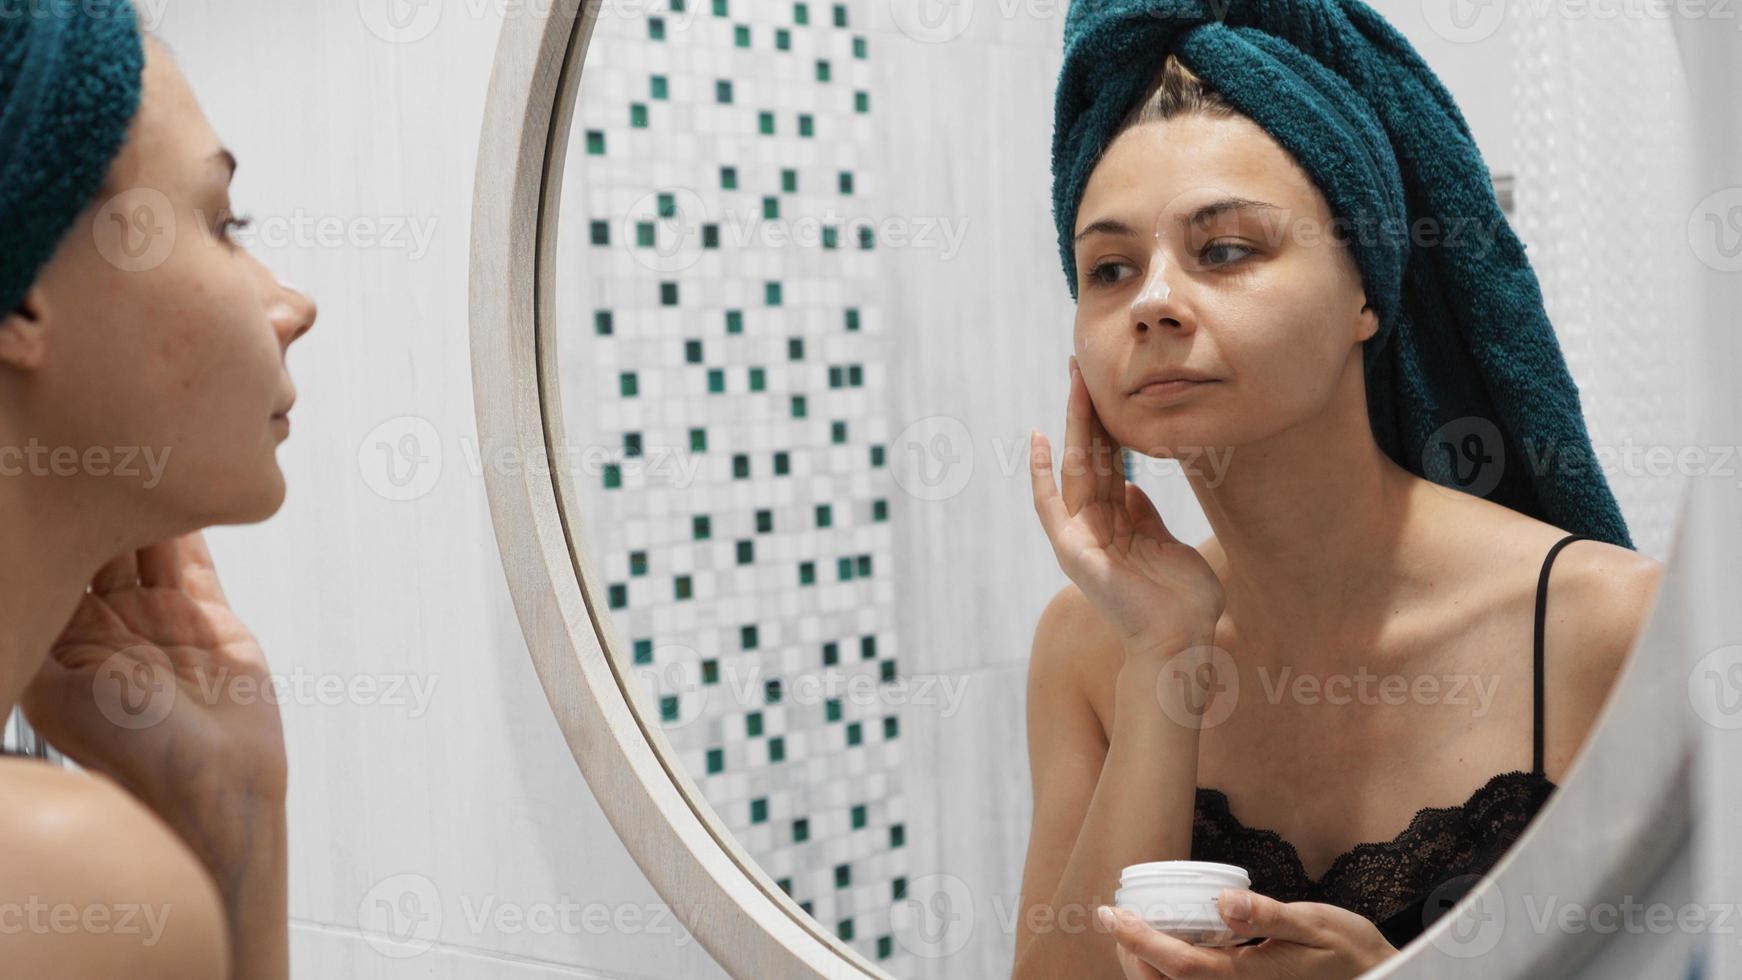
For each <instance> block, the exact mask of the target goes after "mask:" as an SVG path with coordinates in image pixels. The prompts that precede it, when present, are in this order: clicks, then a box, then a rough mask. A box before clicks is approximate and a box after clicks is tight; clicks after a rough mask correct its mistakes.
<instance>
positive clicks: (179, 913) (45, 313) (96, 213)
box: [0, 0, 315, 980]
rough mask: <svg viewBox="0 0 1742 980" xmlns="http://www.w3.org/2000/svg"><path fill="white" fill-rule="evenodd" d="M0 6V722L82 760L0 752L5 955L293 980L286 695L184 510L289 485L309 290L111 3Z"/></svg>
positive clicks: (57, 963)
mask: <svg viewBox="0 0 1742 980" xmlns="http://www.w3.org/2000/svg"><path fill="white" fill-rule="evenodd" d="M0 13H3V14H4V16H0V216H3V217H4V219H5V220H4V222H3V223H0V224H3V225H4V227H0V236H5V237H6V239H7V243H6V249H5V255H4V258H3V259H0V294H3V298H4V300H5V307H4V309H3V310H0V313H3V319H0V540H3V541H5V542H6V547H5V549H4V551H3V552H0V623H3V624H4V629H0V717H3V716H5V715H7V714H9V713H10V712H11V711H12V710H13V709H14V708H15V707H22V708H23V710H24V712H25V715H26V717H27V718H28V720H29V722H30V723H31V725H32V726H34V727H35V728H36V729H37V731H38V732H40V733H41V734H42V735H43V736H44V737H45V738H47V739H48V740H49V741H50V742H51V743H52V744H53V745H54V746H56V747H57V748H58V749H60V750H61V751H62V752H64V753H65V754H66V755H67V756H68V757H70V758H71V759H73V760H74V761H76V762H77V763H78V764H79V766H80V767H81V768H82V769H83V770H85V771H84V772H73V771H69V770H65V769H61V768H58V767H55V766H50V765H45V764H43V763H42V762H39V761H36V760H32V759H27V758H19V757H9V758H4V759H0V799H4V800H5V801H6V806H5V807H4V808H3V809H0V839H4V840H5V842H6V844H5V847H4V849H3V854H4V857H0V910H3V911H4V913H5V915H6V922H7V926H8V928H5V929H0V963H4V964H5V968H4V972H5V973H6V974H7V975H8V976H20V977H25V976H29V977H94V976H103V977H122V976H124V977H130V978H154V977H162V978H172V977H173V978H182V980H186V978H206V977H211V978H217V977H227V976H238V977H240V976H246V977H249V978H274V977H285V976H287V975H288V955H287V950H286V937H287V923H286V897H285V875H286V840H285V825H284V824H285V820H284V802H285V781H286V767H285V755H284V745H283V739H282V733H281V729H280V725H279V717H278V712H277V708H276V706H275V705H274V704H273V703H272V702H271V699H269V698H261V697H259V696H257V692H258V690H259V687H258V686H257V685H259V684H262V683H264V682H265V681H266V680H267V675H266V663H265V661H264V659H263V657H262V655H261V651H260V649H259V647H258V646H257V645H256V644H255V642H254V640H253V638H252V636H251V635H250V634H249V631H248V630H247V628H246V627H244V626H243V625H242V623H241V622H239V621H238V620H237V619H236V617H235V615H234V614H232V612H231V611H230V608H229V606H228V605H227V604H226V602H225V599H224V593H223V590H222V588H221V587H220V585H219V581H218V576H217V572H216V570H215V569H214V568H213V566H212V560H211V556H210V554H209V553H208V552H207V550H206V548H205V545H204V544H203V542H202V540H201V537H200V534H199V530H200V529H201V528H204V527H207V526H210V525H215V524H230V523H242V522H250V521H259V520H262V519H264V518H266V517H268V516H269V515H271V514H272V513H273V512H274V511H276V510H277V509H278V507H279V505H280V504H281V502H282V501H283V498H284V493H285V486H284V479H283V475H282V473H281V472H280V471H279V468H278V465H277V461H276V459H275V451H276V449H277V446H278V444H279V443H280V442H282V441H283V440H284V439H285V438H286V436H287V435H288V432H289V420H288V415H287V413H288V411H289V409H290V406H291V402H292V400H293V399H294V389H293V387H292V384H291V381H290V377H289V375H288V373H287V371H286V367H285V353H286V351H287V349H288V348H289V346H290V345H291V344H292V343H293V342H294V341H295V340H296V339H297V338H299V337H301V336H302V335H303V334H304V333H306V332H307V331H308V329H309V328H310V327H311V326H312V325H313V323H314V320H315V307H314V304H313V303H312V302H311V301H310V300H309V298H308V297H306V296H304V295H302V294H301V293H299V292H297V291H296V290H294V289H292V288H290V287H288V286H285V285H284V284H282V283H280V282H278V281H277V280H276V279H275V278H274V277H273V276H272V274H271V273H270V272H268V271H267V270H266V268H265V267H264V266H262V265H261V263H259V262H258V261H256V260H255V259H253V258H251V257H250V256H249V255H248V254H247V253H246V252H244V251H243V250H242V249H241V248H240V247H238V246H237V245H236V244H235V242H234V241H233V239H232V237H231V234H232V232H233V230H234V228H235V227H236V226H237V225H238V224H239V222H238V220H237V219H236V218H235V217H234V216H233V215H232V212H231V206H230V200H229V191H228V187H229V183H230V178H231V174H232V172H233V169H234V166H235V161H234V159H233V158H232V157H231V155H230V154H229V153H228V151H226V150H225V149H224V148H223V146H222V144H221V143H220V142H219V141H218V138H217V136H216V135H215V134H214V133H213V131H212V128H211V126H210V125H209V124H208V122H207V121H206V119H205V117H204V115H203V114H202V113H201V111H200V107H199V105H198V103H197V102H196V101H195V99H194V95H193V93H192V92H191V91H190V90H189V88H188V85H187V82H186V81H185V80H184V79H183V77H182V75H181V73H180V72H179V71H178V70H177V68H176V65H175V63H174V61H172V60H171V58H170V55H169V53H168V51H167V50H166V49H165V48H164V47H163V46H162V45H161V44H160V43H158V42H156V41H155V40H143V41H142V39H141V38H140V36H139V33H138V31H137V26H136V23H135V20H134V17H133V14H132V11H131V9H130V8H128V7H127V5H126V4H125V2H124V0H118V2H116V3H114V4H109V3H105V2H102V0H86V2H84V3H80V4H64V5H49V4H28V5H26V4H16V3H11V2H8V3H7V4H6V6H5V9H4V10H3V11H0ZM250 685H255V686H250ZM239 691H245V692H246V693H247V694H248V695H249V696H247V697H234V696H232V693H233V692H239Z"/></svg>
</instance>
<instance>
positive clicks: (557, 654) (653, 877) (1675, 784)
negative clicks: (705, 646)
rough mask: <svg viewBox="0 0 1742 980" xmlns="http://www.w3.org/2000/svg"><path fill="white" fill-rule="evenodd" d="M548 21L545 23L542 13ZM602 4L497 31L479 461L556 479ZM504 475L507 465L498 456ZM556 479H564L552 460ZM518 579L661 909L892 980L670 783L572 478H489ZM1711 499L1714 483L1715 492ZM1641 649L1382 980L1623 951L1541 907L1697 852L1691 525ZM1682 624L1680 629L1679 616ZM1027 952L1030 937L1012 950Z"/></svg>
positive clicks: (753, 970) (563, 3) (516, 587)
mask: <svg viewBox="0 0 1742 980" xmlns="http://www.w3.org/2000/svg"><path fill="white" fill-rule="evenodd" d="M541 7H545V8H548V9H540V8H541ZM599 9H600V5H599V0H554V2H552V3H549V4H547V5H539V4H528V5H524V6H521V7H517V8H516V9H515V11H514V13H513V14H512V15H510V16H508V17H506V18H505V19H504V21H503V27H502V36H501V40H500V42H499V44H498V48H497V53H496V63H495V67H494V69H493V71H492V73H491V78H490V89H489V94H488V97H487V101H486V106H485V113H484V122H483V127H482V133H481V138H480V143H479V150H478V162H477V175H476V187H475V191H474V199H473V210H472V242H471V346H472V380H473V387H474V392H473V394H474V398H475V400H476V408H477V419H478V435H479V439H480V445H481V448H482V458H483V459H485V460H492V459H502V458H515V459H520V460H523V461H524V460H545V461H547V462H548V461H549V460H551V459H552V458H553V454H551V453H550V452H549V450H548V447H549V446H551V445H556V446H561V445H564V444H565V443H564V442H563V437H562V412H561V411H560V402H559V400H558V392H557V377H556V368H555V364H556V357H555V351H556V347H555V339H554V337H553V336H552V335H551V334H550V333H547V332H541V330H540V326H541V324H545V323H550V322H553V312H554V311H553V290H552V287H551V283H552V276H553V274H554V265H553V260H552V253H553V251H554V248H555V245H556V230H555V228H556V225H555V218H556V215H557V212H558V208H559V205H560V197H561V190H562V180H561V176H562V173H563V164H564V160H565V156H566V153H567V148H568V145H569V138H570V134H569V129H570V122H571V120H572V118H573V114H574V107H575V102H576V99H577V98H578V94H579V84H578V80H579V78H580V74H581V68H582V64H583V62H584V61H585V56H586V51H587V47H588V41H589V40H590V39H591V37H592V34H593V27H594V24H595V22H596V19H597V17H598V14H599ZM502 454H507V455H506V456H505V455H502ZM557 458H560V457H557ZM484 475H485V484H486V489H487V493H488V495H489V500H490V512H491V516H492V519H493V521H494V524H495V529H496V538H497V543H498V546H499V548H500V551H501V556H502V565H503V570H504V572H505V573H506V576H507V580H508V585H509V588H510V590H511V592H512V594H513V598H514V606H515V610H516V612H517V614H518V616H519V619H520V625H521V629H522V632H523V633H524V634H525V637H526V644H527V648H528V650H529V651H530V653H531V655H532V660H533V664H534V666H535V667H536V669H537V671H538V677H539V680H540V682H541V683H542V684H543V686H544V690H545V694H546V696H547V698H548V699H549V701H550V706H551V709H552V710H553V711H554V712H555V714H556V718H557V721H558V723H559V724H560V726H561V728H562V732H563V736H564V738H565V739H566V740H567V741H568V745H569V750H570V751H571V752H572V753H573V754H574V757H575V761H576V762H577V763H579V764H580V767H581V771H582V773H583V774H584V775H585V778H586V781H587V784H588V785H589V787H591V789H592V791H593V794H594V795H595V796H596V797H597V799H598V801H599V805H600V807H601V808H602V809H603V810H604V812H605V815H606V816H607V818H609V820H610V822H611V826H612V827H613V828H614V829H615V830H616V832H617V834H618V836H619V837H620V838H622V840H623V842H624V844H625V845H626V846H627V848H628V850H629V852H630V853H631V854H632V855H633V856H634V858H635V860H636V862H637V863H638V864H639V865H640V867H641V869H642V871H643V872H644V873H645V874H646V875H647V877H648V879H649V880H650V881H651V883H652V884H653V887H654V888H655V889H656V890H657V891H658V892H659V894H660V895H661V896H662V897H663V898H664V899H665V900H666V902H668V903H669V904H670V905H671V906H672V908H673V910H674V911H675V912H676V913H677V914H678V915H679V917H680V918H681V920H682V921H683V922H684V924H685V926H686V927H687V928H688V929H689V930H690V931H691V933H692V934H694V935H695V936H696V938H697V939H698V940H699V941H700V942H701V944H702V946H703V947H704V948H705V949H707V951H708V952H709V953H710V954H711V955H712V956H713V958H714V959H715V960H716V961H717V962H718V963H719V964H720V965H721V966H722V967H723V968H725V969H726V970H727V971H728V972H730V973H731V974H732V975H733V976H741V977H758V978H760V977H831V978H865V977H878V978H888V977H889V976H890V975H889V974H888V973H886V972H884V971H883V970H881V969H880V968H878V967H877V966H875V965H874V964H872V963H871V962H869V961H868V960H867V959H865V958H864V957H863V956H862V955H861V954H860V953H859V952H857V951H856V950H854V949H852V948H851V947H849V946H847V945H846V944H845V943H843V942H841V941H840V940H839V939H838V938H836V937H835V936H834V935H832V934H831V933H829V932H828V931H827V930H826V929H825V928H824V927H823V926H822V925H821V924H820V923H818V922H817V921H816V920H815V919H813V918H811V917H810V916H809V915H808V914H806V913H805V912H804V910H803V909H801V908H799V906H798V905H797V903H795V902H794V901H793V900H792V898H791V897H790V896H788V895H787V894H786V893H785V892H784V891H782V890H781V889H780V888H779V887H778V886H777V885H776V884H775V883H774V882H773V881H772V880H771V879H770V878H769V876H768V875H767V873H765V872H764V871H763V870H762V869H761V868H760V867H759V866H758V865H757V863H756V862H755V861H754V860H753V859H751V857H750V856H749V855H748V854H746V853H745V851H744V850H743V849H742V848H741V847H740V846H739V844H738V843H737V841H736V839H735V838H734V837H733V835H732V834H731V833H730V831H729V830H728V829H727V828H726V827H725V826H724V824H723V823H722V822H721V821H720V819H719V817H718V816H717V815H716V814H715V812H714V810H713V808H712V807H711V806H710V805H709V804H708V803H707V802H706V800H705V799H704V798H703V796H702V794H701V793H700V791H699V790H698V788H697V787H696V785H695V784H694V782H693V781H692V780H691V779H690V777H689V776H688V774H687V773H686V772H685V771H684V769H683V767H682V766H681V765H680V764H678V762H677V761H676V757H675V754H674V753H673V751H672V749H671V746H670V743H669V742H668V741H667V740H666V738H665V736H664V734H663V732H662V730H661V728H660V725H659V724H658V722H657V719H652V718H649V717H647V716H646V715H645V714H644V713H643V711H642V710H641V709H640V706H639V705H638V704H637V702H636V700H635V697H634V696H633V695H632V694H631V691H633V690H634V685H635V684H636V683H637V681H636V680H635V678H634V676H633V674H632V673H631V672H630V670H629V667H628V665H629V663H630V661H629V658H628V657H627V656H626V654H625V653H624V648H623V646H622V644H621V643H620V641H619V640H618V639H617V638H616V636H615V633H614V627H613V625H612V623H611V621H610V616H609V610H608V607H607V605H606V603H605V601H604V596H603V588H602V586H601V584H600V583H598V582H594V581H589V579H588V575H587V572H586V570H585V569H584V568H583V562H582V561H581V560H580V557H579V551H578V549H577V547H576V546H575V542H576V541H577V540H578V539H579V538H580V537H581V536H582V535H583V534H584V533H585V531H586V525H585V523H584V521H583V519H582V516H581V515H579V514H575V513H572V512H570V511H569V510H567V509H566V508H565V505H564V502H565V501H574V500H577V499H579V498H578V497H577V496H576V495H575V494H573V493H572V492H571V487H570V486H569V482H570V477H569V474H568V472H567V471H566V470H565V469H564V468H563V467H561V466H528V465H521V466H516V467H513V468H507V467H495V466H490V465H486V466H485V467H484ZM1708 482H1715V481H1708ZM1696 483H1697V481H1692V480H1690V482H1689V493H1688V494H1687V495H1685V496H1684V498H1683V501H1682V504H1681V507H1680V510H1679V512H1678V520H1677V527H1676V536H1675V537H1676V541H1675V550H1674V553H1673V554H1672V555H1671V561H1670V562H1669V567H1668V569H1667V571H1666V574H1665V576H1664V579H1663V583H1662V585H1661V587H1660V590H1659V594H1658V596H1657V600H1656V603H1655V605H1654V607H1653V610H1652V612H1651V615H1650V616H1649V617H1648V620H1647V623H1646V626H1645V628H1644V629H1643V631H1642V633H1641V636H1640V639H1639V642H1638V644H1637V645H1636V647H1635V650H1634V652H1633V654H1632V655H1631V656H1630V657H1629V658H1628V661H1627V664H1626V666H1625V667H1624V668H1623V670H1622V672H1621V674H1620V676H1619V678H1618V679H1617V680H1616V686H1615V689H1614V690H1613V691H1612V692H1611V694H1610V696H1609V698H1608V700H1607V701H1606V702H1605V705H1604V707H1603V709H1602V711H1601V713H1600V714H1599V716H1598V718H1597V719H1596V721H1595V723H1594V727H1593V729H1592V732H1591V734H1590V736H1589V737H1588V739H1587V741H1586V744H1585V745H1584V747H1583V748H1582V749H1581V751H1580V753H1579V755H1578V757H1577V758H1576V759H1575V760H1574V762H1573V764H1572V766H1571V767H1570V769H1569V770H1568V773H1567V775H1566V777H1565V779H1564V784H1563V785H1561V786H1560V787H1559V788H1558V790H1557V791H1556V792H1555V793H1554V795H1553V796H1552V797H1551V799H1550V800H1549V801H1548V803H1547V804H1546V805H1545V806H1544V807H1543V809H1542V810H1541V811H1540V812H1539V813H1538V814H1537V816H1536V818H1535V819H1534V820H1533V821H1532V822H1531V825H1530V827H1529V828H1528V829H1527V831H1526V832H1525V834H1524V835H1523V836H1522V837H1521V838H1520V840H1519V841H1518V842H1517V844H1516V845H1515V846H1514V847H1513V848H1512V849H1511V850H1509V851H1508V852H1507V854H1506V856H1505V857H1504V858H1502V859H1501V861H1500V862H1499V863H1498V864H1497V865H1496V866H1495V867H1494V868H1493V869H1492V871H1491V872H1490V874H1489V875H1488V876H1486V878H1485V879H1484V881H1483V882H1482V883H1481V884H1480V885H1478V886H1477V887H1476V888H1474V889H1472V890H1471V891H1470V893H1469V894H1468V895H1466V896H1465V897H1464V898H1463V900H1462V901H1460V902H1459V904H1458V906H1457V907H1456V908H1454V909H1453V910H1452V911H1451V912H1450V913H1448V914H1446V915H1444V916H1442V917H1441V918H1440V919H1439V920H1438V921H1437V922H1435V924H1434V925H1433V926H1432V927H1431V928H1430V929H1428V930H1427V931H1426V932H1425V933H1424V934H1423V935H1422V936H1421V937H1420V938H1419V939H1418V940H1417V941H1415V942H1413V943H1411V944H1410V945H1409V946H1408V947H1407V948H1406V949H1405V950H1404V951H1403V952H1401V953H1400V955H1398V956H1396V957H1394V958H1393V959H1392V960H1390V961H1389V962H1387V963H1385V964H1384V965H1383V966H1381V967H1380V968H1379V969H1377V970H1375V971H1372V972H1370V973H1369V974H1367V976H1369V977H1374V978H1390V980H1417V978H1424V980H1425V978H1434V980H1438V978H1447V980H1449V978H1454V977H1457V978H1461V977H1464V976H1466V975H1468V973H1469V970H1470V968H1471V967H1472V963H1471V957H1472V956H1474V955H1478V954H1476V953H1473V952H1471V950H1472V949H1473V947H1471V946H1469V945H1468V944H1467V943H1466V942H1465V941H1463V940H1460V939H1459V938H1457V935H1456V934H1454V933H1453V931H1452V930H1453V926H1454V925H1467V924H1468V922H1469V921H1470V917H1469V916H1467V915H1465V914H1464V913H1465V912H1472V911H1475V910H1479V909H1485V910H1486V913H1487V914H1490V915H1491V914H1496V913H1497V914H1500V915H1501V916H1502V919H1503V923H1504V925H1505V926H1507V927H1508V928H1502V929H1501V930H1500V935H1499V936H1498V937H1496V938H1495V941H1494V945H1493V946H1492V947H1491V948H1490V949H1488V951H1487V952H1484V953H1481V954H1480V955H1483V956H1484V957H1488V958H1489V959H1486V960H1485V961H1484V962H1483V964H1482V967H1481V972H1482V973H1483V975H1485V976H1488V977H1492V978H1516V980H1524V978H1544V977H1558V976H1565V975H1568V974H1570V973H1571V972H1572V971H1574V970H1575V969H1577V967H1578V965H1579V964H1580V963H1581V962H1583V961H1584V959H1585V958H1586V957H1587V956H1588V955H1590V954H1591V953H1592V952H1593V951H1594V950H1595V949H1596V947H1597V946H1599V945H1600V944H1601V943H1602V942H1603V941H1605V940H1606V939H1607V938H1608V937H1607V936H1605V935H1602V934H1599V933H1598V932H1596V931H1595V930H1589V929H1587V930H1580V931H1576V932H1561V931H1553V930H1551V931H1549V932H1547V933H1545V934H1543V935H1534V934H1533V931H1532V928H1531V925H1530V918H1529V914H1528V912H1529V910H1528V909H1527V908H1526V906H1525V905H1524V904H1523V901H1522V899H1524V898H1525V897H1526V896H1540V895H1544V894H1553V895H1555V896H1556V897H1557V898H1558V899H1559V900H1561V901H1563V902H1568V903H1573V904H1577V905H1582V906H1584V907H1586V908H1589V907H1592V906H1596V905H1598V904H1601V903H1604V902H1611V901H1613V900H1614V899H1615V898H1616V897H1618V896H1620V895H1623V894H1625V893H1628V892H1630V891H1633V890H1636V889H1637V888H1639V887H1640V886H1642V885H1644V884H1646V883H1648V882H1649V881H1651V880H1652V879H1653V878H1654V877H1655V874H1656V872H1657V871H1658V870H1659V869H1660V868H1661V867H1663V865H1664V863H1665V861H1666V860H1667V859H1668V857H1669V856H1670V855H1672V854H1673V853H1674V852H1675V850H1676V849H1677V848H1678V847H1680V846H1684V845H1685V844H1686V842H1687V836H1688V833H1689V830H1690V820H1689V811H1690V805H1691V794H1690V775H1691V762H1692V752H1693V743H1694V733H1695V721H1694V719H1693V717H1692V713H1691V712H1690V711H1689V708H1688V694H1687V684H1686V679H1687V676H1688V675H1687V670H1688V667H1689V663H1688V662H1684V661H1685V660H1687V659H1688V658H1685V657H1684V656H1683V654H1682V653H1681V652H1680V651H1684V650H1686V649H1687V646H1686V644H1685V643H1684V640H1685V637H1684V635H1683V633H1684V631H1683V629H1681V628H1679V627H1678V624H1682V623H1686V622H1688V621H1689V620H1688V615H1689V614H1691V609H1689V604H1690V603H1691V602H1692V601H1693V592H1692V590H1691V589H1690V588H1689V585H1688V583H1689V575H1690V569H1689V567H1688V566H1689V565H1690V564H1691V562H1690V560H1689V559H1688V554H1689V548H1688V547H1686V546H1687V545H1689V544H1690V543H1692V542H1690V541H1689V540H1688V538H1689V536H1690V534H1689V532H1690V525H1691V523H1692V522H1691V520H1690V515H1691V511H1692V510H1701V511H1702V512H1704V511H1703V508H1693V509H1691V508H1690V501H1691V500H1692V499H1693V497H1694V495H1693V494H1692V489H1693V487H1694V486H1695V485H1696ZM1666 610H1667V612H1666ZM1011 939H1012V942H1013V943H1014V936H1013V937H1011Z"/></svg>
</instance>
